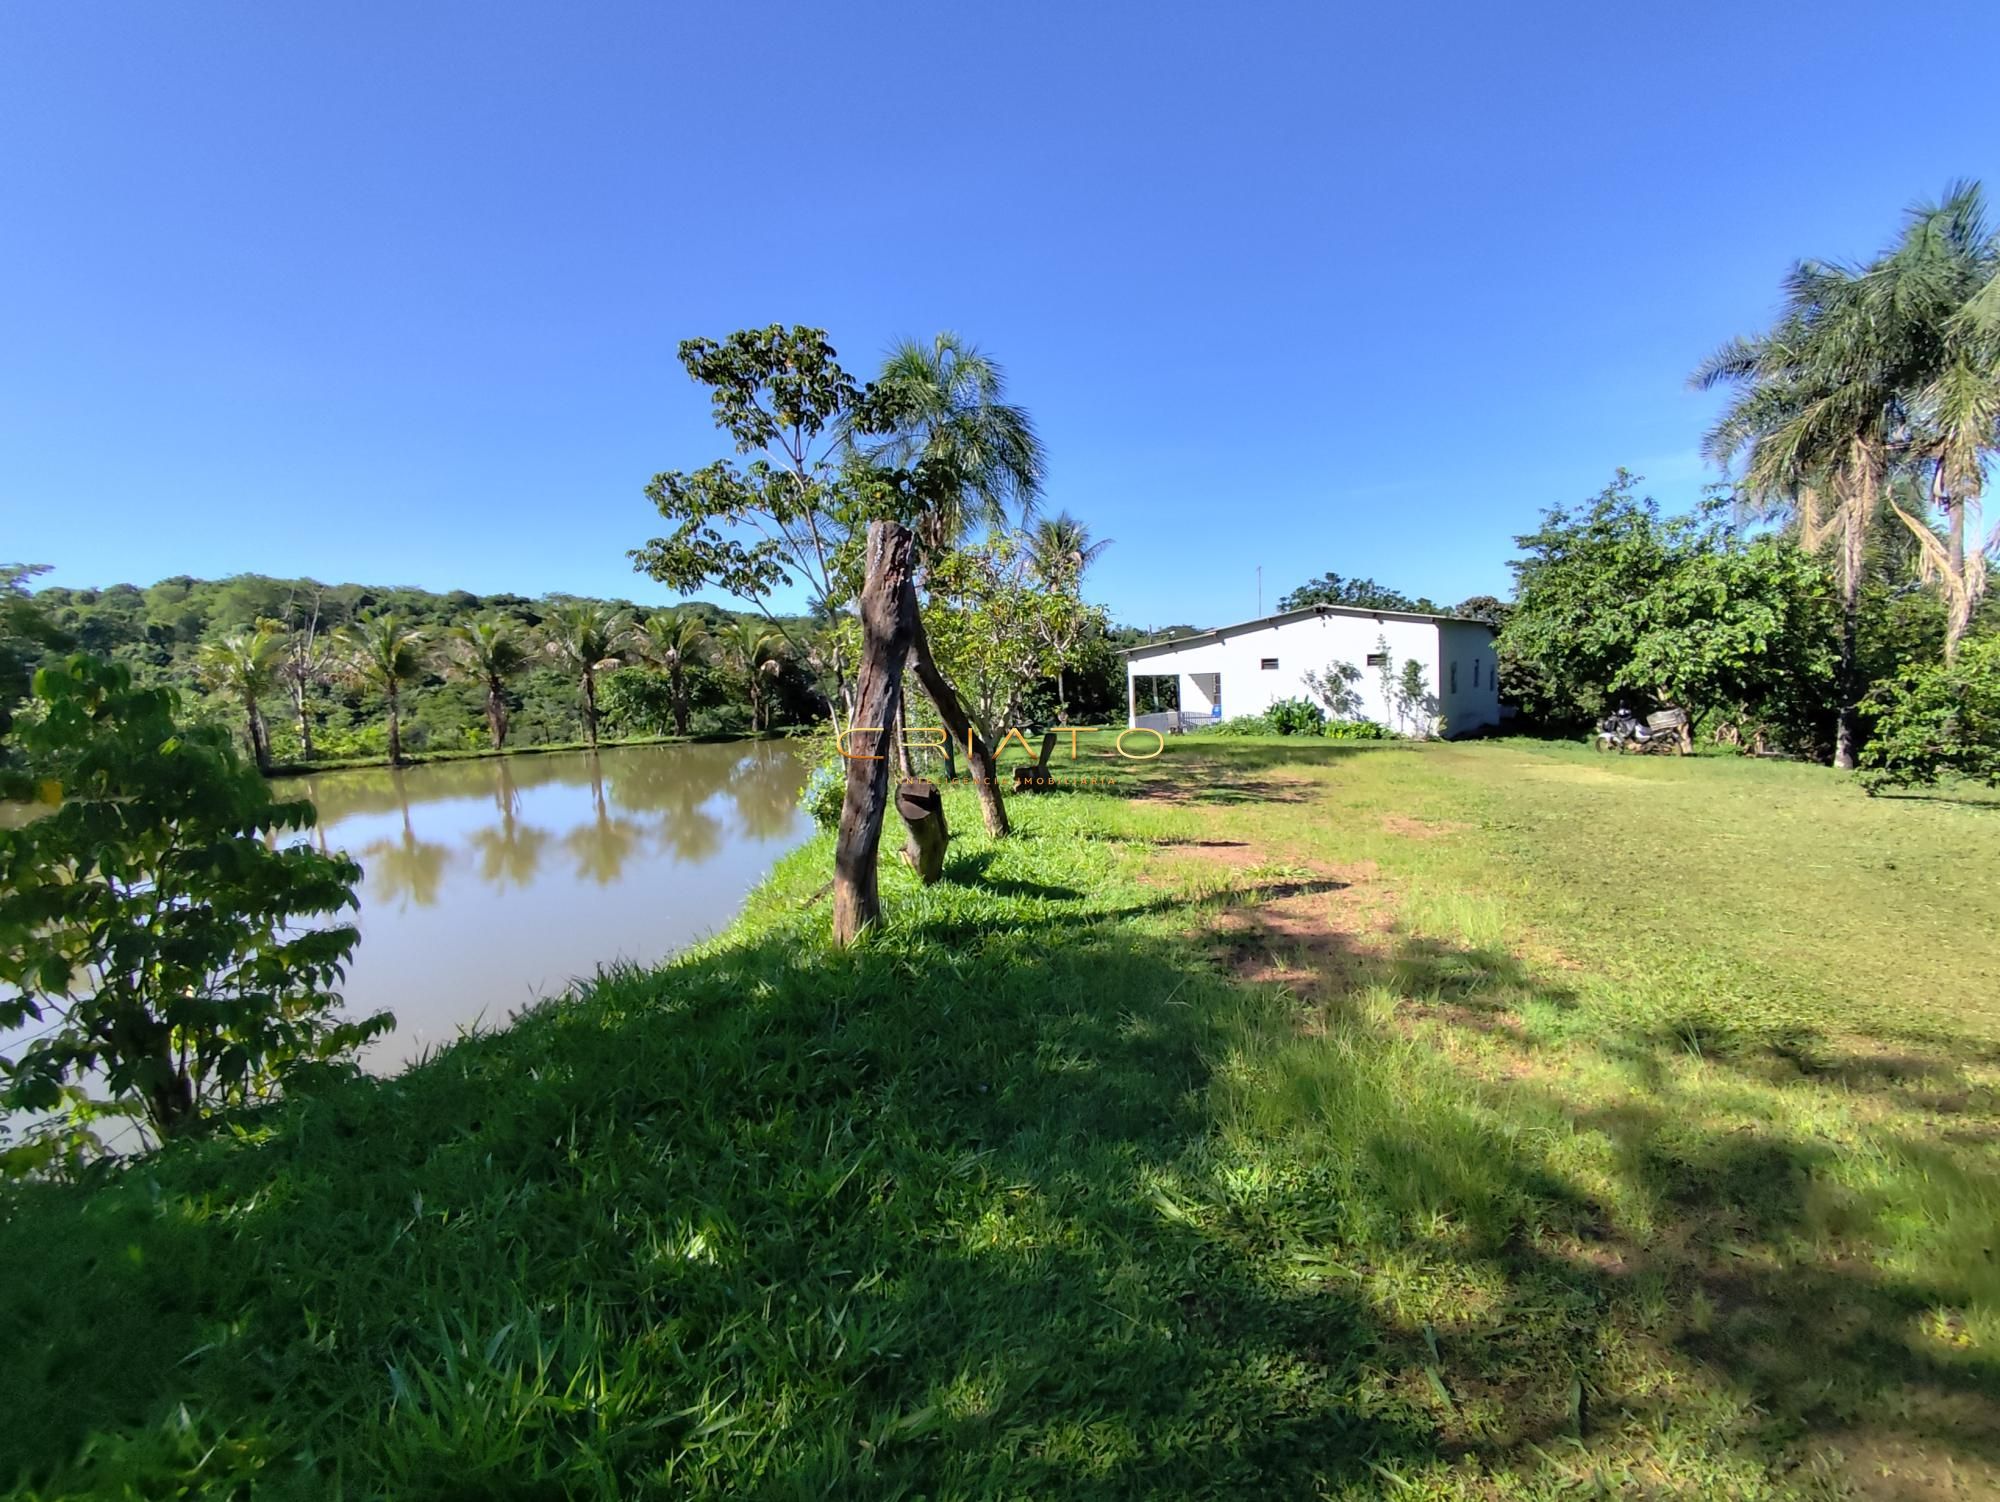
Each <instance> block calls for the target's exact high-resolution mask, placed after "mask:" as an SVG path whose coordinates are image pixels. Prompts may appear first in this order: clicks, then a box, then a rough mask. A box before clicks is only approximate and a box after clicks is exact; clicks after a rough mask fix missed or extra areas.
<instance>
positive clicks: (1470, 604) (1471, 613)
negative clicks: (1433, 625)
mask: <svg viewBox="0 0 2000 1502" xmlns="http://www.w3.org/2000/svg"><path fill="white" fill-rule="evenodd" d="M1451 613H1452V614H1453V615H1455V616H1457V617H1459V618H1460V619H1461V620H1467V621H1484V622H1485V623H1486V624H1487V625H1489V626H1491V627H1492V628H1493V629H1494V630H1496V631H1498V630H1499V629H1500V628H1501V627H1502V626H1505V625H1506V624H1507V617H1508V616H1510V615H1512V614H1513V613H1514V607H1513V606H1512V605H1509V604H1508V603H1507V602H1506V601H1505V600H1502V599H1499V598H1497V597H1495V596H1493V595H1473V596H1471V597H1470V598H1468V599H1464V600H1460V601H1459V602H1458V604H1456V605H1455V606H1453V607H1452V610H1451Z"/></svg>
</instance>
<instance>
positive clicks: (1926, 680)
mask: <svg viewBox="0 0 2000 1502" xmlns="http://www.w3.org/2000/svg"><path fill="white" fill-rule="evenodd" d="M1861 707H1862V708H1863V709H1864V710H1866V711H1867V712H1868V713H1870V714H1872V715H1876V716H1878V718H1877V720H1876V722H1875V736H1874V739H1872V740H1871V741H1869V743H1868V745H1867V747H1866V749H1864V750H1863V751H1862V753H1861V784H1862V786H1863V787H1865V788H1867V789H1868V791H1869V792H1870V793H1873V792H1875V791H1877V790H1878V789H1880V788H1884V787H1899V786H1910V785H1917V786H1924V787H1928V786H1930V785H1931V784H1933V783H1935V782H1936V781H1937V780H1938V779H1939V778H1940V777H1942V776H1944V775H1945V774H1947V773H1957V774H1958V775H1959V776H1961V777H1969V778H1971V779H1973V780H1974V781H1975V782H1984V783H1986V784H1988V785H1989V786H2000V636H1989V637H1985V638H1982V639H1979V640H1974V641H1968V642H1966V643H1965V644H1964V645H1963V646H1961V647H1960V648H1959V649H1958V656H1957V657H1956V658H1954V659H1953V660H1952V661H1950V662H1941V661H1940V662H1932V663H1927V664H1925V665H1923V666H1921V667H1914V668H1909V669H1906V670H1905V671H1904V672H1903V674H1902V676H1900V677H1898V678H1894V679H1889V680H1886V681H1884V682H1882V683H1878V684H1876V685H1875V691H1874V693H1873V694H1871V695H1870V696H1869V698H1868V699H1867V701H1866V702H1864V703H1863V704H1862V706H1861Z"/></svg>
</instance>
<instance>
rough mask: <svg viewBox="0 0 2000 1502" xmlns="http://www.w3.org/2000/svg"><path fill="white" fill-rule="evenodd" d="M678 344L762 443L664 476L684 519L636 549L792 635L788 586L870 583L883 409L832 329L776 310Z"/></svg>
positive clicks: (837, 686)
mask: <svg viewBox="0 0 2000 1502" xmlns="http://www.w3.org/2000/svg"><path fill="white" fill-rule="evenodd" d="M680 358H681V364H682V365H684V366H685V367H686V368H687V372H688V374H689V376H691V377H692V378H693V379H694V380H695V381H697V382H699V383H700V384H702V385H704V386H706V387H708V389H709V395H710V401H711V404H712V405H713V407H714V411H715V424H716V426H717V427H719V428H721V429H722V431H723V432H725V433H727V434H728V435H729V436H730V438H731V439H732V440H733V441H734V442H735V445H736V451H737V452H738V453H739V454H746V455H755V456H756V457H755V458H753V459H752V460H751V461H750V462H749V463H748V464H746V465H741V466H739V465H737V464H734V463H732V462H730V461H729V460H726V459H718V460H716V461H715V462H714V463H712V464H709V465H705V466H704V467H702V468H701V469H698V470H695V471H693V472H691V473H689V472H684V471H681V470H665V471H662V472H661V473H659V474H657V475H655V476H653V478H652V480H651V482H650V483H649V484H648V485H647V486H646V494H647V496H648V497H649V498H650V499H651V500H652V502H653V504H654V506H656V507H657V508H658V509H659V512H660V515H661V516H663V517H664V518H666V520H667V521H668V522H670V523H672V526H673V530H672V531H670V532H669V533H668V534H667V535H666V536H664V537H655V538H653V539H652V540H651V541H650V542H648V543H647V544H646V545H645V546H644V547H640V548H635V549H633V550H632V552H631V555H630V556H631V558H632V560H633V566H634V567H635V568H637V569H638V570H639V571H640V572H641V573H644V574H647V575H649V576H650V577H652V578H654V579H657V580H659V581H660V582H661V583H663V584H665V585H666V586H667V587H668V588H669V589H672V590H673V591H674V592H675V593H677V594H692V593H694V592H695V591H696V590H698V589H702V588H704V587H706V586H709V585H715V586H718V587H720V588H721V589H723V590H725V591H727V592H728V593H730V594H732V595H734V596H736V597H737V598H738V599H741V600H745V601H747V602H749V603H750V604H751V605H752V606H753V607H754V608H755V609H757V610H758V611H759V612H760V613H762V614H763V615H764V616H765V618H766V619H767V620H768V621H769V622H770V629H771V630H774V631H777V632H778V633H779V634H781V635H783V634H784V633H785V627H784V625H783V623H781V622H780V621H779V620H778V618H777V617H776V616H775V615H773V614H772V613H771V609H770V597H771V593H772V591H773V590H775V589H778V588H780V587H784V586H791V587H795V588H800V589H803V590H804V592H805V594H806V597H807V600H808V602H809V604H810V606H811V607H812V609H813V610H814V611H815V612H819V613H822V614H833V613H836V612H840V611H844V610H845V609H847V607H848V606H849V605H850V604H851V603H852V601H853V599H854V596H855V592H856V590H857V589H858V588H859V586H860V578H859V574H858V571H857V570H858V564H859V554H858V546H859V545H858V542H857V541H856V539H857V538H858V536H859V534H860V531H861V529H862V527H863V525H864V524H865V522H866V520H867V519H868V517H869V515H870V514H871V505H872V503H873V502H874V501H876V500H878V499H880V498H881V496H882V494H883V491H882V489H881V487H879V486H878V485H877V484H876V483H875V479H876V474H877V471H876V470H875V468H874V467H873V466H870V465H866V464H860V465H857V464H855V463H853V462H851V461H852V460H853V458H854V448H853V441H854V439H855V437H856V435H857V434H864V433H868V432H873V431H877V430H879V427H880V421H881V420H880V419H879V417H877V416H875V415H873V409H872V404H871V403H870V402H868V401H867V400H865V399H864V392H863V390H862V388H861V387H860V386H859V385H857V384H856V383H855V381H854V379H853V378H852V377H851V376H849V375H848V373H847V372H846V371H845V370H843V369H842V368H841V365H840V362H839V360H838V359H837V358H836V355H835V351H834V348H833V346H832V344H830V343H829V342H828V341H827V337H826V333H825V331H824V330H822V329H812V328H805V327H803V326H797V327H793V328H789V329H787V328H784V327H782V326H781V325H778V324H773V325H771V326H770V327H769V328H764V329H740V330H738V331H737V332H736V333H733V334H731V335H729V336H728V337H727V338H725V339H720V340H717V339H688V340H684V341H682V343H681V347H680ZM788 639H789V638H788ZM792 645H793V648H794V651H795V652H796V651H798V650H800V649H799V644H798V643H793V644H792ZM832 648H833V650H834V652H835V656H834V658H833V660H832V661H831V663H830V664H829V667H830V676H831V677H832V679H833V682H834V695H833V699H832V702H833V705H834V708H835V721H836V728H838V721H839V717H840V713H841V712H842V710H843V709H844V708H845V707H846V703H847V699H848V696H849V684H848V670H849V667H850V664H849V662H848V661H847V659H846V658H845V657H843V656H841V655H840V644H839V643H838V642H837V641H836V642H834V643H833V644H832Z"/></svg>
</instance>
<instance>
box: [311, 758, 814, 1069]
mask: <svg viewBox="0 0 2000 1502" xmlns="http://www.w3.org/2000/svg"><path fill="white" fill-rule="evenodd" d="M807 770H808V768H807V766H806V764H805V762H804V760H803V759H802V758H801V757H800V756H799V754H798V753H797V752H796V751H795V750H793V749H792V748H791V747H788V746H786V745H783V744H781V743H773V742H739V743H735V744H716V745H700V744H695V745H672V746H621V747H616V748H607V749H605V750H603V751H601V752H599V753H597V754H595V755H593V754H591V753H589V752H581V751H577V752H559V753H552V754H550V755H546V756H512V757H494V758H491V759H486V760H478V761H456V762H434V763H431V764H429V765H427V766H416V767H406V768H403V769H401V770H399V771H391V770H389V769H387V768H382V769H367V770H359V771H348V772H328V773H322V774H319V775H316V776H311V777H299V778H290V779H285V780H282V781H280V782H278V783H275V784H274V785H273V791H274V792H275V793H277V795H278V796H280V797H296V796H301V795H303V796H305V797H308V798H311V799H312V800H313V802H314V803H315V804H317V805H318V807H319V812H320V828H319V829H318V830H317V831H315V833H314V836H313V838H314V842H315V843H320V844H323V845H324V846H325V848H327V849H331V850H345V851H347V852H348V854H350V855H352V856H353V857H354V858H355V859H356V860H358V861H360V862H361V864H362V867H363V869H364V872H365V874H364V876H363V878H362V882H361V889H360V896H361V913H360V916H359V918H358V920H356V921H357V925H358V927H359V928H360V930H361V944H360V946H359V948H358V949H357V950H356V951H355V954H354V958H353V960H352V962H351V963H350V964H349V966H348V975H347V981H346V984H345V985H344V986H342V988H341V991H342V994H343V995H344V996H345V997H346V998H347V1007H348V1011H349V1012H350V1013H351V1014H353V1015H365V1014H366V1013H369V1012H373V1011H378V1010H382V1009H386V1010H388V1011H390V1012H393V1013H394V1014H395V1016H396V1030H395V1031H394V1032H393V1033H390V1034H389V1035H388V1036H386V1037H384V1038H378V1039H377V1040H375V1042H374V1043H372V1044H371V1045H369V1048H368V1050H367V1052H366V1053H365V1054H364V1055H363V1060H364V1062H365V1063H366V1065H367V1067H368V1068H369V1069H371V1070H373V1071H376V1072H386V1071H389V1070H392V1069H395V1068H397V1067H399V1066H400V1065H402V1064H404V1063H406V1062H408V1061H409V1060H411V1059H413V1058H416V1057H418V1056H420V1055H422V1054H424V1053H426V1052H428V1051H430V1050H433V1049H435V1048H436V1047H437V1046H438V1045H439V1044H442V1043H448V1042H450V1041H451V1040H452V1039H453V1038H454V1037H456V1036H457V1035H458V1033H459V1032H460V1031H461V1030H463V1029H466V1028H471V1027H479V1028H491V1027H500V1026H504V1025H505V1024H506V1022H507V1020H508V1018H509V1016H510V1015H511V1014H513V1013H514V1012H517V1011H519V1010H521V1009H522V1008H523V1007H525V1006H527V1005H529V1004H530V1003H532V1002H534V1001H535V1000H536V999H538V998H540V997H543V996H549V995H553V994H556V993H558V992H560V991H562V990H563V989H564V988H565V987H566V986H568V985H569V983H570V982H571V981H572V980H575V979H578V978H582V977H587V976H590V975H592V974H594V973H595V972H596V971H597V969H598V968H599V967H600V966H603V965H608V964H611V963H614V962H616V961H620V960H627V961H632V962H634V963H638V964H650V963H653V962H655V961H658V960H661V959H664V958H665V957H666V956H668V955H670V954H672V953H674V952H675V951H676V950H679V949H682V948H685V947H686V946H687V945H688V944H690V943H692V942H693V941H695V940H697V939H700V938H702V937H703V936H705V935H707V934H710V933H713V932H715V931H716V930H717V929H720V928H722V927H724V926H726V925H727V924H728V922H729V920H730V919H731V918H732V917H734V916H735V914H736V911H737V909H738V908H740V907H741V906H742V904H743V899H744V898H745V897H746V896H747V895H748V894H749V892H750V889H751V888H752V887H754V886H755V885H756V884H757V882H758V881H759V880H760V879H762V877H763V876H764V875H765V873H767V872H768V871H769V870H770V869H771V866H772V863H773V862H775V861H776V860H777V858H778V857H779V856H780V855H782V854H783V853H784V852H785V851H787V850H789V849H791V848H792V847H793V846H795V845H797V844H798V843H799V842H800V841H802V840H803V839H804V838H805V837H806V836H807V835H808V834H810V833H811V821H810V820H809V819H808V818H807V817H806V816H805V815H804V814H803V813H802V812H801V811H800V810H799V807H798V796H799V790H800V788H801V787H803V786H804V783H805V778H806V773H807Z"/></svg>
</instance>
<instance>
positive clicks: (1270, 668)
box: [1258, 657, 1278, 673]
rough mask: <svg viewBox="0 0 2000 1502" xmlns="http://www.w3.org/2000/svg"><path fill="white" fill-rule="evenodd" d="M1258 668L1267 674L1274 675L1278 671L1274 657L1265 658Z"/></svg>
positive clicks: (1276, 660)
mask: <svg viewBox="0 0 2000 1502" xmlns="http://www.w3.org/2000/svg"><path fill="white" fill-rule="evenodd" d="M1258 666H1259V667H1261V668H1263V670H1264V671H1265V672H1267V673H1275V672H1276V671H1277V670H1278V659H1277V658H1275V657H1266V658H1265V659H1264V660H1263V661H1262V662H1260V663H1259V664H1258Z"/></svg>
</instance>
